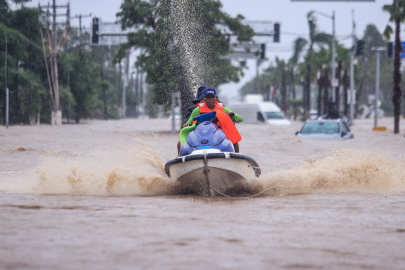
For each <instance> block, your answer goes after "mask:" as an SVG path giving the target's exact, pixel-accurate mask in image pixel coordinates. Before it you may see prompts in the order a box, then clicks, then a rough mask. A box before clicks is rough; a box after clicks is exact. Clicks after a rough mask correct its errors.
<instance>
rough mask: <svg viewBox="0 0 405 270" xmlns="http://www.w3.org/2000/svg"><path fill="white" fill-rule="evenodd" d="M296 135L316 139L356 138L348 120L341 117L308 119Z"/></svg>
mask: <svg viewBox="0 0 405 270" xmlns="http://www.w3.org/2000/svg"><path fill="white" fill-rule="evenodd" d="M295 135H296V136H298V137H300V138H303V139H314V140H346V139H353V138H354V135H353V133H352V132H351V131H350V129H349V127H348V126H347V124H346V122H344V121H342V120H341V119H335V120H332V119H330V120H308V121H307V122H305V124H304V125H303V126H302V128H301V130H300V131H297V132H296V133H295Z"/></svg>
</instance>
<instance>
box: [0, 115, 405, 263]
mask: <svg viewBox="0 0 405 270" xmlns="http://www.w3.org/2000/svg"><path fill="white" fill-rule="evenodd" d="M379 124H380V125H385V126H387V128H388V130H387V132H372V131H371V129H372V126H373V121H372V120H369V119H366V120H357V121H356V122H355V126H353V127H352V131H353V133H354V135H355V139H353V140H346V141H312V140H303V139H299V138H297V137H295V136H294V133H295V131H297V130H299V128H300V126H301V125H302V123H299V122H295V123H293V125H292V126H288V127H275V126H269V125H248V124H238V128H239V131H240V133H241V135H242V138H243V140H242V141H241V142H240V148H241V153H244V154H247V155H249V156H251V157H253V158H254V159H255V160H256V161H257V162H258V163H259V165H260V166H261V168H262V172H263V173H262V175H261V177H260V178H259V179H258V180H256V181H254V182H253V183H251V186H252V190H253V191H252V192H251V193H249V194H240V196H237V197H231V198H226V197H215V198H207V197H199V196H194V195H187V194H180V193H179V191H178V190H177V187H176V185H175V183H173V182H172V181H171V180H170V179H168V178H167V176H165V174H164V170H163V167H164V164H165V162H166V161H167V160H169V159H172V158H174V157H175V156H176V143H177V141H178V134H172V133H170V132H169V131H170V127H171V125H170V121H169V120H168V119H152V120H146V119H145V120H141V119H139V120H120V121H108V122H105V121H89V122H85V123H83V124H80V125H63V126H62V127H51V126H46V125H43V126H12V127H10V129H8V130H7V129H5V127H0V228H1V229H0V269H144V268H153V269H190V268H193V269H246V268H254V269H269V268H270V269H272V268H277V269H284V268H285V269H404V268H405V138H404V127H405V121H404V120H401V128H402V131H401V134H400V135H394V134H392V126H393V119H392V118H385V119H383V120H380V122H379ZM259 192H263V193H262V194H260V195H259V196H255V195H256V194H257V193H259Z"/></svg>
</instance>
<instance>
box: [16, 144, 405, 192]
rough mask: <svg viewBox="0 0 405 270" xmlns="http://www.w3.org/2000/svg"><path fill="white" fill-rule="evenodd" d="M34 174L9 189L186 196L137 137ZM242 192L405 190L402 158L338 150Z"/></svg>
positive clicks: (53, 160) (58, 160) (54, 161)
mask: <svg viewBox="0 0 405 270" xmlns="http://www.w3.org/2000/svg"><path fill="white" fill-rule="evenodd" d="M34 178H35V179H30V181H29V184H27V183H24V184H22V183H20V184H17V185H16V186H15V187H14V188H13V189H10V190H8V192H13V193H14V192H15V193H20V192H24V193H37V194H83V195H102V196H105V195H107V196H109V195H113V196H115V195H122V196H150V195H176V194H184V193H183V190H180V188H179V186H178V185H177V184H176V182H175V181H174V180H172V179H169V178H168V177H167V176H166V175H165V173H164V166H163V163H162V161H161V156H160V153H159V152H158V150H157V148H156V146H155V145H153V144H147V143H144V142H143V141H141V140H136V142H134V143H132V144H129V145H128V144H121V145H120V147H118V149H117V146H116V145H115V146H114V150H107V149H105V150H104V151H98V152H95V153H93V154H89V155H86V156H75V155H72V154H69V155H64V156H62V157H55V156H49V157H48V158H47V159H46V160H44V161H43V163H42V164H41V165H40V166H39V167H38V168H37V170H36V173H35V177H34ZM246 191H248V192H250V194H251V195H253V194H257V193H261V192H263V194H267V195H285V194H314V193H336V192H342V193H343V192H360V193H362V192H371V193H381V194H398V193H404V192H405V158H404V157H402V158H398V157H394V156H392V155H389V154H387V153H384V152H382V151H381V152H376V151H352V150H344V149H343V150H336V151H334V152H332V153H330V154H329V155H326V156H325V157H323V158H320V159H317V160H313V161H306V162H303V163H298V164H295V165H293V166H292V167H290V168H288V169H285V170H281V171H278V172H271V173H265V174H263V175H262V176H261V177H260V178H258V179H256V180H254V181H253V182H252V183H249V187H248V188H247V189H246V190H245V192H246ZM235 195H236V196H238V194H235ZM244 195H245V194H244Z"/></svg>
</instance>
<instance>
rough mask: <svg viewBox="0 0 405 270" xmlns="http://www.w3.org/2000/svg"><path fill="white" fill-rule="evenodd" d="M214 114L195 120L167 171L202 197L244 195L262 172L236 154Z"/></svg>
mask: <svg viewBox="0 0 405 270" xmlns="http://www.w3.org/2000/svg"><path fill="white" fill-rule="evenodd" d="M215 114H216V113H215V112H213V113H208V114H203V115H200V116H198V117H196V118H194V120H195V121H196V125H197V126H196V128H195V129H194V130H192V131H191V132H190V133H189V134H188V136H187V140H186V141H185V142H184V143H182V145H181V148H180V153H179V156H178V157H177V158H175V159H173V160H169V161H168V162H167V163H166V165H165V172H166V174H167V175H168V176H169V177H170V178H171V179H173V180H175V181H177V182H178V183H179V185H180V186H181V188H182V189H183V190H185V191H187V192H191V193H195V194H198V195H203V196H216V195H229V194H241V192H242V191H243V190H246V187H247V186H248V184H249V182H251V181H252V180H253V179H255V178H258V177H259V176H260V174H261V170H260V167H259V165H258V164H257V162H256V161H255V160H254V159H253V158H251V157H249V156H247V155H244V154H240V153H235V149H234V146H233V144H232V142H231V141H230V140H229V139H228V138H227V137H226V135H225V132H224V131H223V130H222V129H221V128H220V127H218V124H217V123H218V118H216V117H215ZM231 116H232V115H231Z"/></svg>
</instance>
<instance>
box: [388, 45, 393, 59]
mask: <svg viewBox="0 0 405 270" xmlns="http://www.w3.org/2000/svg"><path fill="white" fill-rule="evenodd" d="M387 55H388V58H393V57H394V43H393V42H388V44H387Z"/></svg>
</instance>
